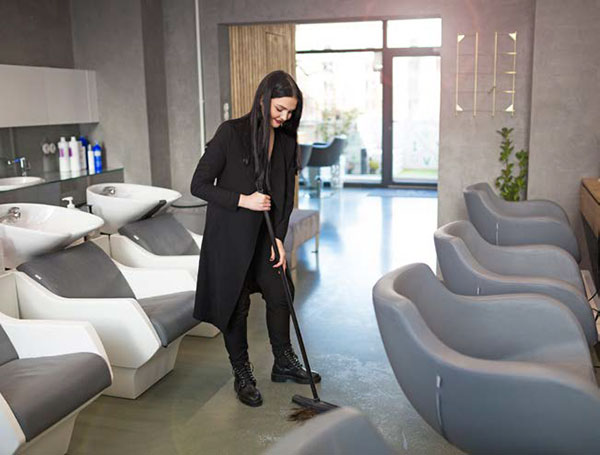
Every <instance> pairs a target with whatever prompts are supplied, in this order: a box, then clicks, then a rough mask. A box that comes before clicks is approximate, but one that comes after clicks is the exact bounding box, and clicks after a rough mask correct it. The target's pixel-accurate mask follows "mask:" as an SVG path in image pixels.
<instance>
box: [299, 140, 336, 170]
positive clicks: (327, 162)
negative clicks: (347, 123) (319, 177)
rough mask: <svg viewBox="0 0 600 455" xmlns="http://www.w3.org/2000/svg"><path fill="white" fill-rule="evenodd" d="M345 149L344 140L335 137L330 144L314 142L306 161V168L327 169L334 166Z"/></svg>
mask: <svg viewBox="0 0 600 455" xmlns="http://www.w3.org/2000/svg"><path fill="white" fill-rule="evenodd" d="M345 147H346V139H345V138H343V137H339V136H336V137H334V138H333V140H331V141H330V142H328V143H326V144H323V143H320V142H315V143H314V144H313V145H312V152H311V154H310V159H309V160H308V163H307V166H308V167H327V166H333V165H334V164H336V163H337V162H338V161H339V159H340V155H341V154H342V153H343V152H344V148H345Z"/></svg>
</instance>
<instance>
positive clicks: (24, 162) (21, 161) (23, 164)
mask: <svg viewBox="0 0 600 455" xmlns="http://www.w3.org/2000/svg"><path fill="white" fill-rule="evenodd" d="M2 160H3V161H5V162H6V164H7V165H8V166H13V165H17V164H18V165H19V167H20V168H21V175H22V176H26V175H27V171H28V170H29V169H31V166H30V165H29V160H28V159H27V157H26V156H20V157H18V158H4V157H2Z"/></svg>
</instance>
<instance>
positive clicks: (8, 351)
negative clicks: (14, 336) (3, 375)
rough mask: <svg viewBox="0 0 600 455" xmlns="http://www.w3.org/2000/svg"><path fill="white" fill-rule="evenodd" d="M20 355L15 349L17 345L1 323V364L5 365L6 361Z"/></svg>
mask: <svg viewBox="0 0 600 455" xmlns="http://www.w3.org/2000/svg"><path fill="white" fill-rule="evenodd" d="M18 358H19V355H18V354H17V351H16V350H15V347H14V346H13V344H12V343H11V341H10V338H8V335H7V334H6V332H5V331H4V329H3V328H2V326H1V325H0V366H2V365H4V364H5V363H6V362H10V361H11V360H15V359H18Z"/></svg>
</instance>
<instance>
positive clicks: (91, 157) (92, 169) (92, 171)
mask: <svg viewBox="0 0 600 455" xmlns="http://www.w3.org/2000/svg"><path fill="white" fill-rule="evenodd" d="M87 167H88V174H89V175H94V174H95V173H96V166H95V164H94V151H93V150H92V144H88V149H87Z"/></svg>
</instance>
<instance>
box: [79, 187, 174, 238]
mask: <svg viewBox="0 0 600 455" xmlns="http://www.w3.org/2000/svg"><path fill="white" fill-rule="evenodd" d="M86 196H87V203H88V205H91V206H92V213H94V214H95V215H98V216H99V217H101V218H103V219H104V222H105V224H104V227H103V228H102V231H103V232H105V233H107V234H114V233H115V232H117V231H118V230H119V228H120V227H122V226H125V225H126V224H129V223H131V222H133V221H137V220H139V219H140V217H142V216H144V215H145V214H146V213H148V212H149V211H150V210H152V209H153V208H155V207H156V206H157V204H159V202H160V201H165V202H166V203H165V204H164V205H163V206H162V207H161V208H160V211H164V210H165V209H166V208H167V207H169V206H170V205H171V204H172V203H173V202H174V201H176V200H177V199H179V198H180V197H181V193H179V192H177V191H174V190H170V189H168V188H160V187H157V186H147V185H135V184H132V183H100V184H97V185H92V186H89V187H88V188H87V191H86Z"/></svg>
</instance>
